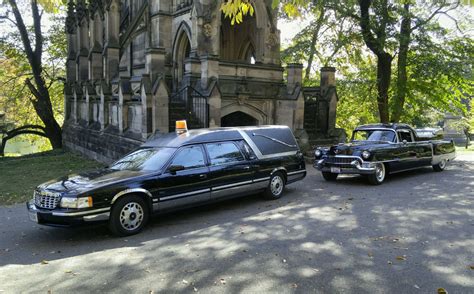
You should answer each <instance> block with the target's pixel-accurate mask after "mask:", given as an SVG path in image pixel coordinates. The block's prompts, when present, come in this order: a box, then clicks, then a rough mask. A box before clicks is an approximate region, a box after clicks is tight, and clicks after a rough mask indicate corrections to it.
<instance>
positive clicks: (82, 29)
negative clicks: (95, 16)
mask: <svg viewBox="0 0 474 294" xmlns="http://www.w3.org/2000/svg"><path fill="white" fill-rule="evenodd" d="M76 20H77V24H78V30H77V44H78V52H77V57H76V63H77V73H76V75H77V80H78V81H86V80H87V79H88V78H89V64H88V60H87V59H88V56H89V23H88V10H87V7H86V4H85V2H84V0H77V5H76Z"/></svg>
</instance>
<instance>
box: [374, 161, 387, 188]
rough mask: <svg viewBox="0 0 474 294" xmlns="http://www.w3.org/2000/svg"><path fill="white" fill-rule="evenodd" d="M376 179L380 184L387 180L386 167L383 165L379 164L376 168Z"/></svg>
mask: <svg viewBox="0 0 474 294" xmlns="http://www.w3.org/2000/svg"><path fill="white" fill-rule="evenodd" d="M375 177H376V178H377V181H379V182H380V183H381V182H383V180H384V179H385V166H384V165H383V163H382V164H378V165H377V167H376V168H375Z"/></svg>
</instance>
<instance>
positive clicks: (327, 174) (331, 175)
mask: <svg viewBox="0 0 474 294" xmlns="http://www.w3.org/2000/svg"><path fill="white" fill-rule="evenodd" d="M322 174H323V178H324V179H325V180H326V181H330V182H332V181H335V180H336V179H337V176H338V174H334V173H331V172H322Z"/></svg>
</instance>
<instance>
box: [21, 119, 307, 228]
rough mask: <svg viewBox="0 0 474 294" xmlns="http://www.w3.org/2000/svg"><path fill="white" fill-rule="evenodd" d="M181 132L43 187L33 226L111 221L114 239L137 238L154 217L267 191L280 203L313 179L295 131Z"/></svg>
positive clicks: (32, 213)
mask: <svg viewBox="0 0 474 294" xmlns="http://www.w3.org/2000/svg"><path fill="white" fill-rule="evenodd" d="M177 126H178V124H177ZM177 130H178V131H177V133H169V134H165V135H159V136H157V137H155V138H152V139H150V140H149V141H147V142H146V143H145V144H143V145H142V146H141V147H140V148H139V149H138V150H136V151H134V152H132V153H130V154H128V155H126V156H125V157H124V158H122V159H120V160H118V161H117V162H115V163H113V164H112V165H110V166H109V167H107V168H104V169H102V170H97V171H93V172H90V173H85V174H80V175H70V176H66V177H64V178H60V179H56V180H52V181H50V182H47V183H44V184H42V185H40V186H38V187H37V188H36V190H35V191H34V199H33V200H32V201H30V202H29V203H27V207H28V211H29V215H30V219H31V220H33V221H35V222H37V223H39V224H44V225H53V226H69V225H74V224H81V223H87V222H93V221H107V222H108V224H109V228H110V230H111V231H112V232H113V233H114V234H116V235H120V236H124V235H132V234H136V233H138V232H139V231H141V230H142V229H143V227H144V225H145V224H146V223H147V221H148V219H149V218H150V216H151V215H152V214H155V213H163V212H169V211H172V210H176V209H181V208H185V207H191V206H196V205H200V204H204V203H209V202H213V201H219V200H222V199H228V198H232V197H237V196H241V195H244V194H249V193H253V192H260V191H261V192H263V196H264V197H265V198H267V199H278V198H280V197H281V195H282V193H283V189H284V187H285V185H288V184H290V183H293V182H295V181H298V180H301V179H303V178H304V177H305V176H306V169H305V162H304V158H303V154H302V153H301V152H300V149H299V147H298V144H297V143H296V140H295V138H294V136H293V133H292V132H291V130H290V129H289V128H288V127H285V126H260V127H239V128H216V129H199V130H189V131H187V130H186V127H185V126H181V127H180V126H178V128H177Z"/></svg>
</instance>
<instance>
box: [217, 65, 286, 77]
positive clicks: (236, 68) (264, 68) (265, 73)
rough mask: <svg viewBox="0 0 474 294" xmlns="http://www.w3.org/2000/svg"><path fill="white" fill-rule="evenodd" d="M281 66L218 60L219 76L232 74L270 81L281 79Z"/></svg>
mask: <svg viewBox="0 0 474 294" xmlns="http://www.w3.org/2000/svg"><path fill="white" fill-rule="evenodd" d="M283 71H284V69H283V68H282V67H281V66H272V65H260V64H242V63H240V62H230V61H220V62H219V76H234V77H239V78H255V79H262V80H270V81H279V82H280V81H283Z"/></svg>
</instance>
